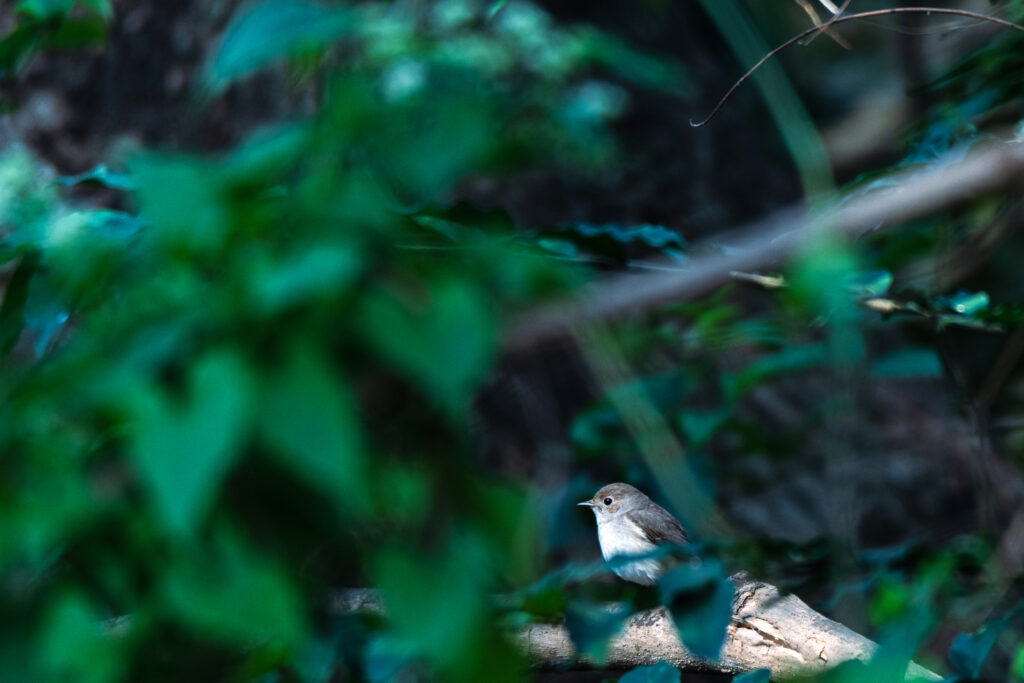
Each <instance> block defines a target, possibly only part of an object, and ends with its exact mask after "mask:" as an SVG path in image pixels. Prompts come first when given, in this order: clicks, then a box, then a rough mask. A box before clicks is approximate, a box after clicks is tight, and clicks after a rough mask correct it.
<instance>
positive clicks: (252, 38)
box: [205, 0, 352, 91]
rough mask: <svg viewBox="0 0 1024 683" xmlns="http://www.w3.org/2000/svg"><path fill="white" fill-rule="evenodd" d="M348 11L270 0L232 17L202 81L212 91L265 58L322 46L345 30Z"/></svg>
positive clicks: (348, 24) (298, 0)
mask: <svg viewBox="0 0 1024 683" xmlns="http://www.w3.org/2000/svg"><path fill="white" fill-rule="evenodd" d="M351 26H352V19H351V14H350V12H349V10H347V9H345V8H337V7H328V6H325V5H320V4H316V3H312V2H305V1H304V0H268V1H267V2H264V3H262V4H259V5H256V6H255V7H252V8H249V9H246V10H244V11H243V13H241V14H239V15H236V16H235V17H234V18H233V19H232V21H231V24H230V25H229V26H228V28H227V30H226V31H225V34H224V39H223V40H222V41H221V44H220V48H219V49H218V50H217V52H216V54H215V55H214V57H213V59H212V60H211V61H210V62H209V63H208V64H207V66H206V72H205V80H206V82H207V84H208V85H209V86H210V87H211V88H212V89H213V90H214V91H219V90H222V89H223V88H225V87H226V86H227V85H228V84H229V83H230V82H231V81H233V80H236V79H238V78H241V77H243V76H246V75H248V74H251V73H252V72H254V71H256V70H257V69H259V68H260V67H262V66H264V65H265V64H267V63H268V62H271V61H273V60H276V59H280V58H282V57H287V56H290V55H293V54H296V53H299V52H304V51H308V50H313V49H318V48H322V47H324V46H326V45H329V44H330V43H332V42H334V41H335V40H337V39H338V38H340V37H341V36H343V35H345V34H346V33H348V31H349V29H350V28H351Z"/></svg>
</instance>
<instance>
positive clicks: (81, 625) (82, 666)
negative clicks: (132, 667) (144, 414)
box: [38, 592, 128, 683]
mask: <svg viewBox="0 0 1024 683" xmlns="http://www.w3.org/2000/svg"><path fill="white" fill-rule="evenodd" d="M100 620H101V616H100V615H99V614H98V613H97V612H96V610H95V609H94V608H93V606H92V605H91V604H90V603H89V601H88V599H87V598H86V597H85V596H84V595H81V594H79V593H77V592H75V593H71V592H69V593H64V594H62V595H60V596H58V597H57V598H56V599H55V600H54V602H53V603H52V605H51V606H50V609H49V611H48V614H47V615H46V618H45V620H44V623H43V626H42V638H41V640H40V642H39V649H38V657H39V662H38V665H39V668H40V669H41V670H42V672H43V673H44V676H45V680H54V681H58V680H63V681H81V682H82V683H108V682H109V683H113V682H114V681H120V680H122V676H123V672H124V667H125V664H126V663H127V661H128V660H127V658H126V653H125V652H123V650H124V647H123V646H124V641H123V640H122V639H119V638H114V637H111V636H110V634H107V633H104V632H103V624H102V622H101V621H100Z"/></svg>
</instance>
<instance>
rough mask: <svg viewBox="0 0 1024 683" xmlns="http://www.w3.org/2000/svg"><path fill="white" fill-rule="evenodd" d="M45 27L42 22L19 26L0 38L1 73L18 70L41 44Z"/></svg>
mask: <svg viewBox="0 0 1024 683" xmlns="http://www.w3.org/2000/svg"><path fill="white" fill-rule="evenodd" d="M43 32H44V28H43V25H42V24H40V23H29V24H25V25H23V26H19V27H17V28H16V29H14V30H13V31H11V32H10V33H8V34H7V35H6V36H4V37H3V39H2V40H0V73H5V72H10V71H14V70H16V69H17V68H18V67H19V66H21V63H22V60H24V59H25V58H26V57H27V56H28V55H29V53H30V52H31V51H32V50H34V49H35V48H36V47H37V45H38V44H39V40H40V38H41V36H42V35H43Z"/></svg>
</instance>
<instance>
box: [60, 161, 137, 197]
mask: <svg viewBox="0 0 1024 683" xmlns="http://www.w3.org/2000/svg"><path fill="white" fill-rule="evenodd" d="M57 180H58V182H60V183H61V184H63V185H80V184H82V183H96V184H97V185H102V186H103V187H109V188H111V189H112V190H124V191H131V190H135V189H137V188H138V184H137V183H136V182H135V179H134V178H132V176H130V175H128V174H127V173H118V172H117V171H112V170H110V168H109V167H108V166H107V165H106V164H99V165H97V166H94V167H93V168H91V169H89V170H88V171H86V172H85V173H79V174H78V175H72V176H62V177H60V178H58V179H57Z"/></svg>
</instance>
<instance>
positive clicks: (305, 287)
mask: <svg viewBox="0 0 1024 683" xmlns="http://www.w3.org/2000/svg"><path fill="white" fill-rule="evenodd" d="M363 265H364V261H363V259H361V258H360V254H359V252H358V251H357V250H356V249H354V248H348V247H339V246H333V245H316V246H310V247H309V248H307V249H305V250H303V251H302V252H301V253H299V254H297V255H293V256H291V257H286V258H285V259H284V260H283V262H282V263H280V264H275V265H274V266H272V267H267V268H266V269H265V270H266V272H256V273H254V274H253V275H252V276H251V277H249V278H248V280H249V282H250V283H251V285H252V287H253V290H254V291H253V297H254V298H255V299H256V305H257V306H258V307H259V308H260V309H261V310H263V311H265V312H267V313H277V312H279V311H280V310H282V309H284V308H287V307H288V306H291V305H294V304H300V303H303V302H305V301H308V300H309V299H311V298H313V297H317V296H321V295H325V294H337V293H339V292H342V291H344V289H345V286H346V285H348V284H350V283H351V282H353V281H354V280H355V278H356V277H357V276H358V275H359V273H360V272H361V271H362V269H363Z"/></svg>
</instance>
